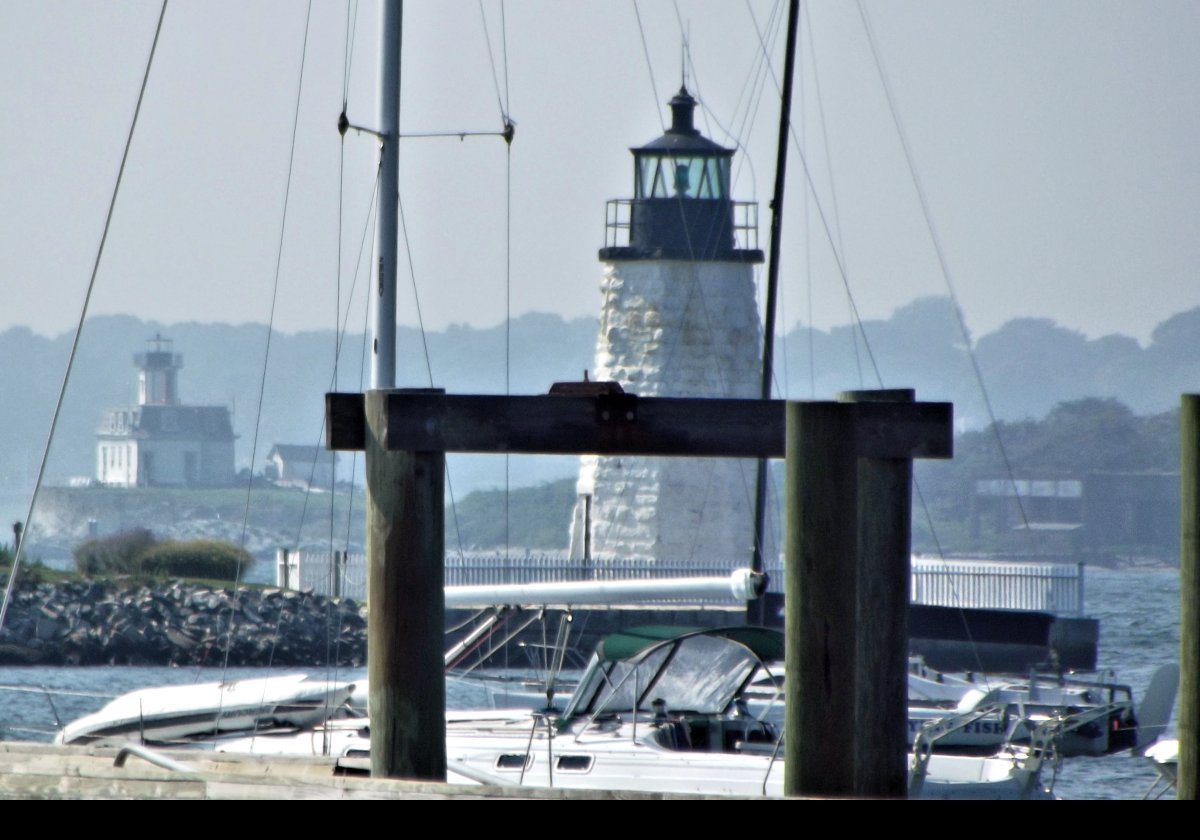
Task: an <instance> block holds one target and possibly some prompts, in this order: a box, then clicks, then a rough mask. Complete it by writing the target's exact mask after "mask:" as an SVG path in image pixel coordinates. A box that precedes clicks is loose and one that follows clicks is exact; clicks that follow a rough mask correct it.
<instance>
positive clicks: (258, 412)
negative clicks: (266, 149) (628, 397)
mask: <svg viewBox="0 0 1200 840" xmlns="http://www.w3.org/2000/svg"><path fill="white" fill-rule="evenodd" d="M311 24H312V0H309V2H308V7H307V10H306V11H305V15H304V39H303V41H302V43H301V47H300V72H299V76H298V78H297V80H296V104H295V107H294V108H293V112H292V138H291V144H290V148H289V150H288V166H287V179H286V181H285V185H284V191H283V212H282V214H281V216H280V220H279V240H278V245H277V247H276V250H275V276H274V280H273V282H272V286H271V308H270V314H269V316H268V321H267V340H266V343H265V346H264V348H263V364H262V376H261V378H260V379H259V385H258V406H257V408H256V409H255V414H254V435H253V439H252V441H251V445H250V475H249V476H248V477H247V479H246V504H245V508H244V510H243V513H242V533H241V537H240V538H239V541H238V545H239V546H240V547H241V548H243V549H245V547H246V534H247V531H248V530H249V525H250V497H251V495H252V493H253V489H254V475H253V473H254V463H255V461H256V460H257V458H258V435H259V432H260V430H261V427H262V410H263V399H264V394H265V393H266V390H267V368H268V367H269V365H270V360H271V337H272V335H273V334H274V332H275V306H276V303H277V302H278V300H279V276H280V272H281V268H282V265H283V241H284V233H285V232H286V231H287V218H288V204H289V201H290V198H291V193H292V172H293V170H294V168H295V165H296V137H297V135H298V133H299V132H298V127H299V124H300V95H301V93H302V92H303V90H304V65H305V60H306V58H307V56H308V32H309V28H310V26H311ZM241 578H242V565H241V563H239V564H238V567H237V572H236V573H235V575H234V580H233V585H234V588H235V589H236V588H237V585H238V584H239V583H241ZM234 615H235V613H234V610H233V607H232V606H230V608H229V628H228V630H227V632H226V637H225V652H224V657H223V662H222V664H221V673H222V679H224V674H225V673H226V671H228V669H229V653H230V650H231V649H232V647H233V625H234Z"/></svg>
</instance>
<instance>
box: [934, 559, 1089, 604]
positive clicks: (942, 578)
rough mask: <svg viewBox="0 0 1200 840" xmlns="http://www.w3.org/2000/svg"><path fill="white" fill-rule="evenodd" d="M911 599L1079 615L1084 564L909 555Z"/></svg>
mask: <svg viewBox="0 0 1200 840" xmlns="http://www.w3.org/2000/svg"><path fill="white" fill-rule="evenodd" d="M910 597H911V600H912V602H913V603H914V604H928V605H931V606H942V607H980V608H985V609H1001V610H1036V611H1038V612H1048V613H1054V614H1055V615H1061V616H1068V617H1078V616H1082V615H1083V564H1082V563H1079V564H1072V563H1022V562H1015V561H998V560H943V559H942V558H940V557H914V558H913V561H912V589H911V596H910Z"/></svg>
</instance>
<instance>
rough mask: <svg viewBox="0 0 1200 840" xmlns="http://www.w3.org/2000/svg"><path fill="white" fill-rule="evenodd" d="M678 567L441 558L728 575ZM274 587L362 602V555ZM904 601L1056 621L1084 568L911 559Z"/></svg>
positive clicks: (330, 559)
mask: <svg viewBox="0 0 1200 840" xmlns="http://www.w3.org/2000/svg"><path fill="white" fill-rule="evenodd" d="M733 568H734V566H733V565H732V564H731V565H730V566H728V567H725V568H716V567H701V566H697V565H694V564H689V563H685V562H679V563H672V564H664V563H661V562H660V563H654V564H651V563H645V562H636V561H630V560H592V561H590V562H587V563H581V562H580V561H578V560H570V559H569V558H568V556H567V554H566V553H565V552H540V553H536V554H535V553H520V554H516V553H513V554H510V555H508V556H505V555H504V554H503V553H500V552H466V553H463V554H458V553H455V554H453V555H448V556H447V557H446V585H447V586H486V585H494V584H505V583H522V584H523V583H552V582H561V581H585V580H637V579H646V578H662V577H685V576H694V575H725V574H729V572H731V571H732V570H733ZM767 574H768V575H769V577H770V586H769V589H770V590H771V591H774V592H780V591H782V589H783V567H782V563H781V562H777V564H776V565H775V566H774V567H771V566H770V565H769V566H768V567H767ZM275 585H276V586H279V587H281V588H283V589H296V590H301V591H310V592H315V593H318V594H320V595H333V596H335V597H343V598H353V599H355V600H359V601H361V600H365V599H366V597H367V559H366V555H364V554H356V553H348V552H341V551H338V552H333V553H328V552H326V553H314V552H300V551H289V550H286V549H279V551H277V552H276V572H275ZM911 599H912V602H913V603H914V604H928V605H932V606H946V607H975V608H985V609H1009V610H1037V611H1040V612H1050V613H1054V614H1056V615H1061V616H1081V615H1083V566H1082V564H1080V565H1072V564H1064V563H1021V562H1010V561H995V560H942V559H941V558H925V557H914V558H913V560H912V587H911Z"/></svg>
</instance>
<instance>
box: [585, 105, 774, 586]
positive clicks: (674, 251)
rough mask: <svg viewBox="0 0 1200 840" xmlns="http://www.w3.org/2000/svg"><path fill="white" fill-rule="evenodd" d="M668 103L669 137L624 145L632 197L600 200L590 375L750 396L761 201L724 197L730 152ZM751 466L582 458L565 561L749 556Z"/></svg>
mask: <svg viewBox="0 0 1200 840" xmlns="http://www.w3.org/2000/svg"><path fill="white" fill-rule="evenodd" d="M670 106H671V127H670V128H669V129H667V132H666V133H665V134H664V135H663V136H662V137H659V138H658V139H657V140H654V141H652V142H650V143H648V144H647V145H645V146H641V147H639V148H634V149H632V150H631V151H632V152H633V198H632V199H619V200H614V201H610V202H609V203H608V210H607V224H606V242H605V247H604V248H601V249H600V260H601V262H602V263H603V266H604V268H603V277H602V279H601V282H600V290H601V293H602V295H603V308H602V310H601V314H600V335H599V338H598V340H597V342H596V357H595V362H594V366H593V369H592V379H593V380H596V381H604V380H612V381H615V382H618V383H620V385H621V386H622V388H624V389H625V390H626V391H627V392H631V393H635V394H637V395H638V396H645V397H736V398H742V399H753V398H755V397H757V396H758V391H759V383H760V377H761V372H760V368H761V344H762V338H761V332H760V325H759V317H758V307H757V303H756V299H755V284H754V266H755V265H757V264H759V263H761V262H762V261H763V254H762V251H760V250H759V249H758V248H757V244H758V243H757V230H756V226H757V212H756V211H757V207H756V205H754V204H752V203H745V202H735V201H733V200H732V198H731V196H730V163H731V161H732V158H733V154H734V150H733V149H726V148H724V147H722V146H720V145H718V144H717V143H714V142H713V141H711V140H709V139H707V138H706V137H703V136H701V134H700V132H699V131H698V130H697V129H696V128H695V124H694V114H695V108H696V100H695V99H694V98H693V97H692V96H691V94H689V93H688V91H687V89H686V88H681V89H680V91H679V92H678V93H677V94H676V95H675V96H674V98H672V99H671V102H670ZM754 475H755V465H754V462H753V461H748V460H747V461H739V460H737V459H715V458H704V459H697V458H657V457H604V458H602V457H597V456H584V457H583V459H582V462H581V464H580V470H579V482H578V494H579V496H578V501H577V504H576V510H575V516H574V520H573V522H572V527H571V554H572V557H573V558H576V559H579V558H583V557H591V558H593V559H594V560H596V561H598V562H603V561H604V560H606V559H627V560H640V561H644V562H646V563H648V564H651V563H659V562H662V563H672V564H675V563H682V564H687V565H689V566H696V567H720V568H725V569H730V568H733V567H735V566H741V565H747V564H748V563H749V558H750V553H751V548H752V542H753V533H754V524H753V505H754ZM764 556H770V555H769V554H768V553H767V551H766V550H764Z"/></svg>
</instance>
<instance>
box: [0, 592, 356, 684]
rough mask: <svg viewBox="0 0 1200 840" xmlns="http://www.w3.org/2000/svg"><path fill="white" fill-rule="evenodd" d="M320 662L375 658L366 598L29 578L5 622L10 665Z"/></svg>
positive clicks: (3, 641)
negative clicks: (369, 655)
mask: <svg viewBox="0 0 1200 840" xmlns="http://www.w3.org/2000/svg"><path fill="white" fill-rule="evenodd" d="M226 649H228V651H229V664H230V665H248V666H266V665H279V666H287V667H290V666H306V667H311V666H317V665H324V664H326V663H332V662H336V663H337V664H338V665H343V666H361V665H363V664H364V663H365V662H366V650H367V621H366V607H365V606H360V605H359V604H358V603H357V602H355V601H352V600H350V599H336V598H325V597H323V596H320V595H311V594H308V593H302V592H291V591H283V590H279V589H262V590H258V589H238V590H236V591H232V590H227V589H213V588H211V587H207V586H200V585H196V584H189V583H183V582H179V581H175V582H167V583H162V584H156V585H143V586H138V585H129V584H125V585H122V584H120V583H100V582H89V581H78V582H69V583H58V584H49V583H42V584H37V585H32V586H19V587H18V588H17V590H16V591H15V592H14V593H13V598H12V602H11V603H10V605H9V611H8V617H7V619H6V621H5V626H4V628H3V629H2V630H0V664H7V665H219V664H221V663H223V662H224V661H225V652H226Z"/></svg>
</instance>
